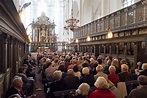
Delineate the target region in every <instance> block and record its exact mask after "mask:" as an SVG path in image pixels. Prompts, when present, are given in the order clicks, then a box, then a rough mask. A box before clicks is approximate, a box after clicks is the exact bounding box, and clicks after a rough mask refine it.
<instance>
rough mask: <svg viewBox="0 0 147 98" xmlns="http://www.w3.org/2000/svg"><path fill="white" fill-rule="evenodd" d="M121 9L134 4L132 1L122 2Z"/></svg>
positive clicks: (125, 0)
mask: <svg viewBox="0 0 147 98" xmlns="http://www.w3.org/2000/svg"><path fill="white" fill-rule="evenodd" d="M122 4H123V7H127V6H130V5H132V4H134V0H122Z"/></svg>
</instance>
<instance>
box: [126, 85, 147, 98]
mask: <svg viewBox="0 0 147 98" xmlns="http://www.w3.org/2000/svg"><path fill="white" fill-rule="evenodd" d="M146 91H147V85H145V86H139V87H137V88H136V89H133V90H132V91H131V92H130V94H129V96H128V98H147V93H146Z"/></svg>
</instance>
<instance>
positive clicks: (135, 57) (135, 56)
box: [133, 42, 139, 69]
mask: <svg viewBox="0 0 147 98" xmlns="http://www.w3.org/2000/svg"><path fill="white" fill-rule="evenodd" d="M138 45H139V44H138V42H134V63H133V69H134V68H135V66H136V63H137V57H138Z"/></svg>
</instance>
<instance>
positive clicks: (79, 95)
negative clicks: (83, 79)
mask: <svg viewBox="0 0 147 98" xmlns="http://www.w3.org/2000/svg"><path fill="white" fill-rule="evenodd" d="M89 90H90V86H89V85H88V84H87V83H82V84H81V85H80V86H79V87H78V89H77V90H76V91H75V92H71V93H70V96H69V97H68V98H88V94H89Z"/></svg>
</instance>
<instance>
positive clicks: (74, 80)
mask: <svg viewBox="0 0 147 98" xmlns="http://www.w3.org/2000/svg"><path fill="white" fill-rule="evenodd" d="M64 82H65V85H66V87H67V89H77V88H78V87H79V78H78V77H77V76H74V75H68V76H67V77H65V78H64Z"/></svg>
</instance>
